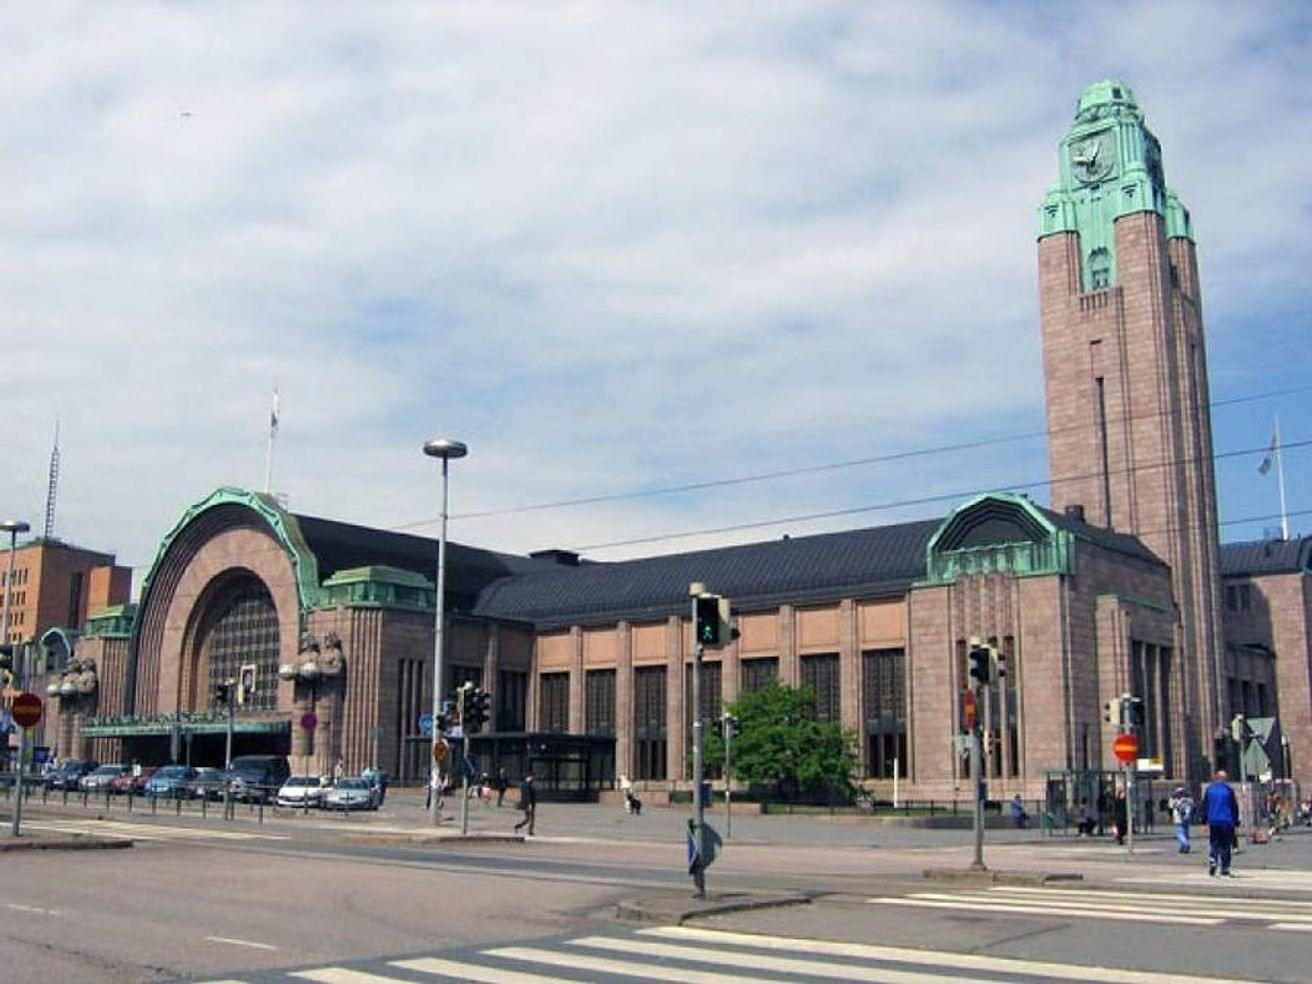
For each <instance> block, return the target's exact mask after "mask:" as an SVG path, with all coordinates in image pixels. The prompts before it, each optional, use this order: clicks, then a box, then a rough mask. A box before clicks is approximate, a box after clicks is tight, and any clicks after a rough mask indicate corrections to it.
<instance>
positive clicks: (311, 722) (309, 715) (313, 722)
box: [301, 711, 319, 731]
mask: <svg viewBox="0 0 1312 984" xmlns="http://www.w3.org/2000/svg"><path fill="white" fill-rule="evenodd" d="M318 724H319V716H318V715H317V714H315V713H314V711H306V712H305V713H304V714H302V715H301V727H302V728H304V729H305V730H306V731H313V730H314V729H315V728H316V727H317V726H318Z"/></svg>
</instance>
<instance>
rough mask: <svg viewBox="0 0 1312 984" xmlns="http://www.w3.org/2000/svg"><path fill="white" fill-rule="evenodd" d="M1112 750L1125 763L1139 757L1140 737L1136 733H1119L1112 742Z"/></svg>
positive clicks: (1127, 763)
mask: <svg viewBox="0 0 1312 984" xmlns="http://www.w3.org/2000/svg"><path fill="white" fill-rule="evenodd" d="M1112 752H1113V754H1115V756H1116V757H1117V758H1118V759H1120V760H1121V762H1122V763H1124V764H1125V765H1129V764H1130V763H1131V762H1133V761H1134V760H1135V759H1137V758H1138V757H1139V739H1138V738H1136V737H1135V736H1134V735H1128V734H1127V735H1117V736H1116V740H1115V741H1113V742H1112Z"/></svg>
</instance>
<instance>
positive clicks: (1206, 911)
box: [909, 892, 1312, 922]
mask: <svg viewBox="0 0 1312 984" xmlns="http://www.w3.org/2000/svg"><path fill="white" fill-rule="evenodd" d="M1048 897H1049V898H1051V894H1050V895H1049V896H1048ZM909 898H913V899H935V900H938V901H943V902H983V903H986V904H990V905H1029V904H1032V903H1036V902H1038V901H1039V900H1038V899H1035V898H1033V897H1031V896H1028V895H1026V896H1021V897H1019V898H1016V897H1007V896H1004V895H994V894H992V892H989V893H984V892H953V893H951V894H948V893H934V892H917V893H915V894H914V895H911V896H909ZM1052 905H1053V906H1054V907H1055V908H1060V909H1062V910H1071V909H1079V910H1082V911H1096V912H1138V913H1147V914H1150V915H1151V914H1160V915H1171V916H1215V917H1216V918H1218V919H1246V920H1254V919H1256V920H1259V921H1268V920H1271V919H1276V918H1279V919H1289V920H1293V921H1296V922H1297V921H1301V920H1309V919H1312V913H1308V912H1304V911H1299V912H1286V913H1281V914H1279V915H1276V914H1274V913H1270V912H1267V911H1265V910H1264V911H1261V912H1252V913H1248V912H1243V911H1239V910H1237V909H1236V906H1235V904H1234V903H1233V902H1226V903H1225V904H1224V905H1219V906H1218V905H1211V906H1208V905H1201V904H1200V905H1194V906H1188V905H1185V904H1184V903H1181V902H1175V903H1170V904H1167V903H1162V902H1152V901H1148V902H1143V903H1138V902H1130V901H1124V900H1119V899H1111V900H1109V903H1108V904H1103V903H1101V902H1097V901H1094V900H1092V899H1088V898H1072V899H1071V900H1070V901H1061V902H1057V901H1056V900H1055V899H1054V900H1053V902H1052Z"/></svg>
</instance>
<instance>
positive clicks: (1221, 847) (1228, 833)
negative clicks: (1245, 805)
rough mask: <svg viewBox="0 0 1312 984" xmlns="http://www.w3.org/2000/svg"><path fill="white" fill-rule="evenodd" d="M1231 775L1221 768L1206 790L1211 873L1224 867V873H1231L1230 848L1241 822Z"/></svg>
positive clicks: (1204, 796)
mask: <svg viewBox="0 0 1312 984" xmlns="http://www.w3.org/2000/svg"><path fill="white" fill-rule="evenodd" d="M1228 778H1229V777H1228V776H1226V774H1225V770H1224V769H1218V770H1217V773H1216V778H1215V779H1214V780H1213V781H1212V784H1211V785H1210V786H1208V787H1207V792H1205V793H1203V816H1204V817H1206V818H1207V829H1208V833H1209V835H1210V836H1209V850H1208V854H1207V873H1208V874H1209V875H1214V874H1216V867H1217V865H1218V864H1219V865H1220V866H1221V874H1223V875H1229V874H1230V848H1231V847H1233V846H1234V842H1235V827H1237V826H1238V825H1239V800H1238V799H1236V798H1235V791H1234V790H1233V789H1231V788H1230V783H1229V781H1228Z"/></svg>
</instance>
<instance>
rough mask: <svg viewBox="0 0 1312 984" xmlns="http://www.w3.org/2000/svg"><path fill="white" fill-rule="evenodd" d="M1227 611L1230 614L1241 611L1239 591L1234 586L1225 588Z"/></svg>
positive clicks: (1228, 585)
mask: <svg viewBox="0 0 1312 984" xmlns="http://www.w3.org/2000/svg"><path fill="white" fill-rule="evenodd" d="M1225 609H1226V611H1228V612H1237V611H1239V589H1238V588H1236V587H1235V586H1234V585H1233V584H1227V585H1226V587H1225Z"/></svg>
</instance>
